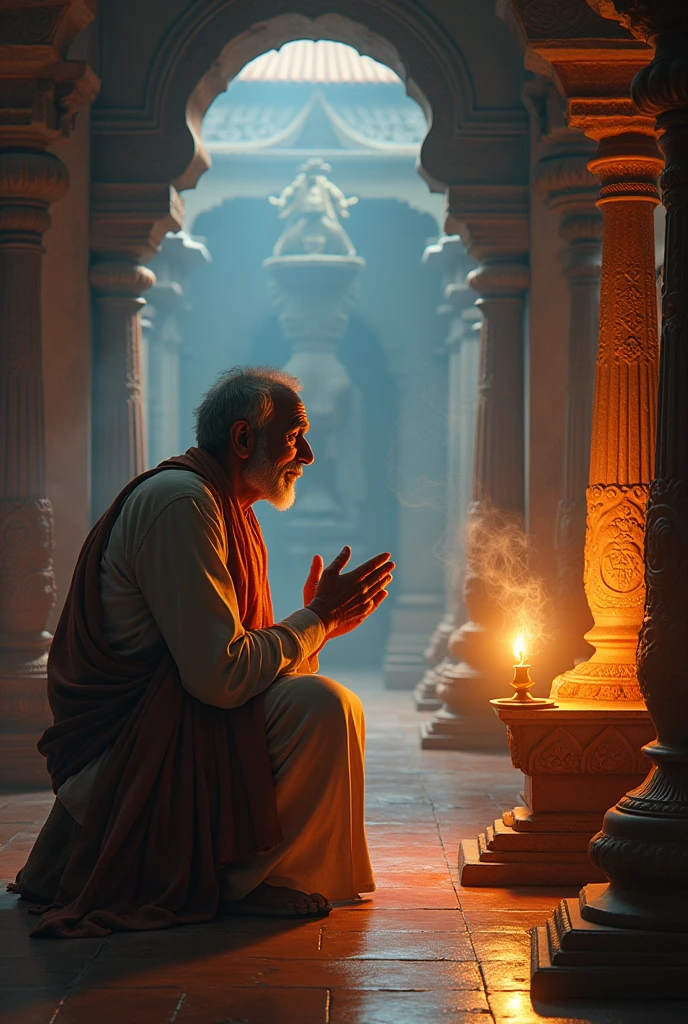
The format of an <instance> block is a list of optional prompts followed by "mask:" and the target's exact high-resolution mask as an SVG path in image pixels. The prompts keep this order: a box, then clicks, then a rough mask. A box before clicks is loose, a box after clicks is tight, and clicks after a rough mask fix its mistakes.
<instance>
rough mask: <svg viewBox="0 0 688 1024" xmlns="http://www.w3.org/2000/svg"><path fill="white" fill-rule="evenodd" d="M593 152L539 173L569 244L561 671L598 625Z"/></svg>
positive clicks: (562, 156)
mask: <svg viewBox="0 0 688 1024" xmlns="http://www.w3.org/2000/svg"><path fill="white" fill-rule="evenodd" d="M571 134H573V133H571ZM593 150H594V144H593V143H591V142H590V143H589V142H588V140H587V139H585V137H584V136H580V137H579V138H578V139H576V141H575V148H574V143H571V144H570V146H569V149H568V150H563V151H557V150H555V151H554V152H550V153H548V154H547V155H546V156H545V157H544V158H543V159H542V160H540V161H539V163H538V164H537V165H536V167H535V169H534V171H533V184H534V186H535V188H536V190H537V192H538V193H539V195H540V196H542V198H543V199H544V200H545V201H546V203H547V205H548V207H549V208H550V209H551V210H554V211H555V212H556V213H557V214H558V216H559V218H560V222H559V234H560V236H561V238H562V240H563V242H564V244H565V247H564V249H563V250H562V252H561V260H562V267H563V271H564V276H565V278H566V281H567V284H568V288H569V295H570V310H569V334H568V351H567V367H566V410H565V420H566V426H565V447H564V465H563V474H562V476H563V480H562V497H561V500H560V502H559V507H558V509H557V523H556V548H557V562H558V565H557V569H558V572H557V585H556V622H557V640H556V643H557V649H558V650H557V656H558V658H560V659H561V660H560V664H561V663H562V662H563V663H564V664H566V663H567V662H568V663H569V665H572V664H573V663H574V661H576V660H581V659H582V658H587V657H589V655H590V653H591V650H590V647H589V645H588V644H587V643H586V642H585V640H584V639H583V636H584V634H585V633H586V632H587V630H588V629H589V628H590V624H591V623H590V609H589V608H588V602H587V599H586V596H585V589H584V586H583V551H584V545H585V522H586V501H585V494H586V488H587V484H588V476H589V468H590V438H591V428H592V403H593V391H594V386H595V360H596V354H597V334H598V325H599V295H600V263H601V250H602V215H601V213H600V211H599V210H598V209H597V207H596V200H597V199H598V197H599V191H600V190H599V183H598V181H597V179H596V178H595V176H594V175H593V174H592V173H591V172H590V171H589V170H588V167H587V165H588V161H589V159H590V157H591V156H592V151H593Z"/></svg>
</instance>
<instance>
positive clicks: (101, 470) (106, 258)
mask: <svg viewBox="0 0 688 1024" xmlns="http://www.w3.org/2000/svg"><path fill="white" fill-rule="evenodd" d="M91 191H92V198H91V251H92V263H91V271H90V282H91V288H92V290H93V300H94V301H93V306H94V317H93V446H92V452H93V459H92V501H91V508H92V514H93V518H94V519H97V518H98V517H99V516H100V515H101V514H102V513H103V512H104V511H105V509H106V508H107V507H108V505H109V504H110V502H111V501H112V500H113V498H114V497H115V496H116V495H117V493H118V492H119V491H120V490H121V489H122V488H123V487H124V485H125V484H126V483H128V481H129V480H131V479H132V477H134V476H136V475H137V474H138V473H142V472H143V471H144V470H145V469H146V468H147V462H148V459H147V444H146V426H145V417H144V409H143V393H142V386H141V309H142V308H143V306H144V305H145V298H144V295H145V293H146V292H147V291H148V289H149V288H151V287H152V285H153V284H154V283H155V280H156V278H155V274H154V273H153V271H152V270H151V269H150V268H149V267H148V266H146V265H145V264H146V263H147V262H148V261H149V260H151V259H152V258H153V257H154V256H155V255H156V253H157V251H158V244H159V242H160V241H161V240H162V238H163V237H164V235H165V234H166V233H167V231H177V230H179V229H180V228H181V226H182V222H183V205H182V204H181V200H180V199H179V197H178V196H177V193H176V192H175V190H174V189H173V188H172V187H171V186H168V185H145V184H142V185H136V184H127V183H101V182H96V183H94V185H93V187H92V190H91Z"/></svg>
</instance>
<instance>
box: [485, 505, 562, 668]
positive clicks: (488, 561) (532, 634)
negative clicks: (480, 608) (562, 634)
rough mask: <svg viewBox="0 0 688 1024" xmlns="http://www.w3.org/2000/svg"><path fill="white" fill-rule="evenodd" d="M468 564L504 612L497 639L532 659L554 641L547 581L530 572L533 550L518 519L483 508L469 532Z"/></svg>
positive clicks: (496, 604)
mask: <svg viewBox="0 0 688 1024" xmlns="http://www.w3.org/2000/svg"><path fill="white" fill-rule="evenodd" d="M466 551H467V561H468V565H469V566H470V569H471V571H472V572H473V573H474V574H475V575H476V576H478V577H479V578H480V579H482V580H483V582H484V585H485V593H486V594H487V595H489V600H490V602H491V603H493V604H494V605H495V606H496V607H497V608H498V609H499V612H500V619H501V622H502V625H501V628H500V630H499V639H500V640H503V641H504V642H505V643H508V645H509V647H510V648H512V647H516V644H517V638H519V637H520V638H521V646H522V647H523V649H524V652H525V656H527V657H528V658H530V657H532V656H533V654H535V653H537V652H538V651H539V650H540V649H541V648H542V647H543V646H544V645H545V644H546V643H548V642H549V640H550V639H551V638H550V637H548V636H547V635H546V634H545V623H546V621H547V619H548V612H549V598H548V595H547V591H546V588H545V583H544V580H543V579H542V578H541V577H540V576H538V575H537V574H536V573H534V572H532V570H531V569H530V568H529V561H530V560H531V554H532V552H531V545H530V541H529V538H528V536H527V534H526V532H525V530H524V526H523V520H522V519H521V517H520V516H518V515H516V514H515V513H509V512H503V511H500V510H498V509H491V508H485V507H482V506H480V507H479V508H477V509H474V510H471V514H470V515H469V519H468V524H467V527H466Z"/></svg>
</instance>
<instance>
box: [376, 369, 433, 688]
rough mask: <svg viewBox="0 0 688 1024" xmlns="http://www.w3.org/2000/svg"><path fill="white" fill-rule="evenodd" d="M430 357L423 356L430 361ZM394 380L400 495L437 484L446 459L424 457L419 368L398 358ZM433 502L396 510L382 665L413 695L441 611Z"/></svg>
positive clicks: (418, 498)
mask: <svg viewBox="0 0 688 1024" xmlns="http://www.w3.org/2000/svg"><path fill="white" fill-rule="evenodd" d="M433 356H434V353H430V352H428V353H427V359H428V360H431V359H432V358H433ZM435 358H436V356H435ZM434 369H435V368H434V367H433V370H434ZM426 372H427V371H426ZM395 376H396V381H397V389H398V390H397V401H398V409H399V425H398V431H397V450H396V460H395V461H396V471H397V486H398V488H399V490H400V492H401V493H402V495H403V491H404V487H405V486H406V485H408V484H409V482H411V484H412V486H417V483H416V482H417V481H421V480H423V479H430V480H436V479H438V478H439V477H440V476H441V475H442V474H443V470H444V459H440V458H439V457H438V455H439V452H438V451H437V450H435V451H428V434H427V430H428V423H427V419H425V420H424V418H423V412H422V408H421V402H422V400H423V395H422V393H420V389H419V386H418V380H419V374H418V367H417V365H415V364H414V361H413V360H412V359H410V358H406V359H404V357H403V356H402V357H401V358H400V359H399V360H398V362H397V366H396V374H395ZM425 379H426V380H427V377H426V378H425ZM433 463H434V464H435V465H433ZM435 466H436V467H437V468H435ZM430 467H432V468H430ZM439 491H440V488H438V492H439ZM433 497H434V495H433V496H431V497H428V495H427V494H425V495H424V494H418V493H417V492H416V494H415V495H414V500H412V501H410V502H406V501H403V500H402V501H401V502H400V506H399V513H398V519H397V523H398V541H397V544H398V550H397V552H396V553H395V555H394V557H395V558H396V560H397V569H396V572H395V580H394V594H393V596H392V595H390V601H392V602H393V604H392V608H391V612H390V616H389V621H390V631H389V638H388V641H387V647H386V650H385V659H384V664H383V681H384V685H385V687H386V689H388V690H413V688H414V686H415V685H416V684H417V683H418V680H419V679H420V678H421V676H422V675H423V671H424V669H425V659H424V657H423V651H424V650H425V648H426V647H427V645H428V640H429V638H430V636H431V635H432V632H433V629H434V628H435V626H436V625H437V621H438V619H439V618H440V616H441V614H442V610H443V606H444V594H443V590H442V586H443V580H442V570H441V567H440V563H439V559H438V558H437V557H436V556H435V554H434V553H435V550H436V547H437V541H438V538H439V536H440V534H441V529H442V523H441V519H440V514H441V511H442V510H443V508H444V499H443V496H442V495H441V494H438V499H439V500H437V504H434V503H433Z"/></svg>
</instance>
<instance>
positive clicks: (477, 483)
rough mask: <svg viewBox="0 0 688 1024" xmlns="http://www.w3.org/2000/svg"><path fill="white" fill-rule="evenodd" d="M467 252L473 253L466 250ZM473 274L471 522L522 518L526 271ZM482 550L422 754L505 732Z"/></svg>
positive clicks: (486, 269)
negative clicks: (498, 515)
mask: <svg viewBox="0 0 688 1024" xmlns="http://www.w3.org/2000/svg"><path fill="white" fill-rule="evenodd" d="M469 252H470V248H469ZM486 257H487V258H484V260H483V262H482V263H481V264H480V265H479V266H478V267H476V268H475V269H474V270H472V271H471V272H470V274H469V275H468V278H467V280H468V283H469V285H470V286H471V288H473V289H474V290H475V291H476V292H477V293H478V296H479V297H478V300H477V303H476V305H477V306H478V308H479V309H480V311H481V312H482V315H483V323H482V330H481V346H480V368H479V383H478V404H477V416H476V433H475V449H474V464H473V493H472V503H471V506H470V511H469V517H475V518H479V517H480V516H481V515H482V514H483V512H484V511H485V510H486V509H488V508H490V509H492V508H494V509H498V510H502V511H507V512H514V513H516V514H518V515H523V504H524V457H525V444H524V442H525V436H524V402H523V376H524V370H523V365H524V363H523V360H524V351H523V345H524V342H523V320H524V302H525V295H526V290H527V288H528V280H529V274H528V267H527V265H526V263H525V262H522V261H520V260H515V259H509V258H504V259H499V258H498V254H497V253H495V252H494V250H492V252H490V253H489V255H488V254H486ZM478 556H479V552H476V551H471V550H470V546H469V548H468V549H467V551H466V573H465V579H464V589H463V599H464V603H465V606H466V609H467V611H468V615H469V621H468V622H466V623H464V625H463V626H461V627H460V629H458V630H456V631H455V632H454V633H453V634H452V636H451V637H450V640H449V645H448V648H449V653H450V654H452V655H453V656H454V659H455V664H454V665H452V666H451V668H450V669H449V670H448V671H446V672H444V673H443V676H442V679H441V681H440V682H439V683H438V686H437V695H438V697H439V698H440V699H441V700H442V701H443V707H442V708H441V709H440V711H438V712H437V714H436V715H435V716H434V718H433V719H431V721H430V722H428V723H427V724H426V725H424V726H423V727H422V729H421V745H422V747H423V748H424V749H430V750H432V749H463V748H470V747H481V746H492V745H501V744H503V743H504V728H503V726H501V724H500V723H499V722H498V721H496V720H495V717H494V715H493V714H492V709H491V708H490V706H489V703H488V702H489V700H490V694H491V693H492V691H493V690H494V688H495V687H496V686H498V685H499V682H500V677H501V678H503V675H504V674H505V673H506V672H507V668H506V666H507V664H508V661H509V652H508V651H507V649H506V648H505V646H504V644H503V642H501V641H500V640H499V639H498V637H497V633H498V628H499V625H500V622H499V616H498V613H497V612H496V609H495V608H494V605H493V602H491V600H490V593H489V588H488V586H487V583H486V581H485V580H484V579H483V578H482V577H481V574H480V563H479V557H478Z"/></svg>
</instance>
